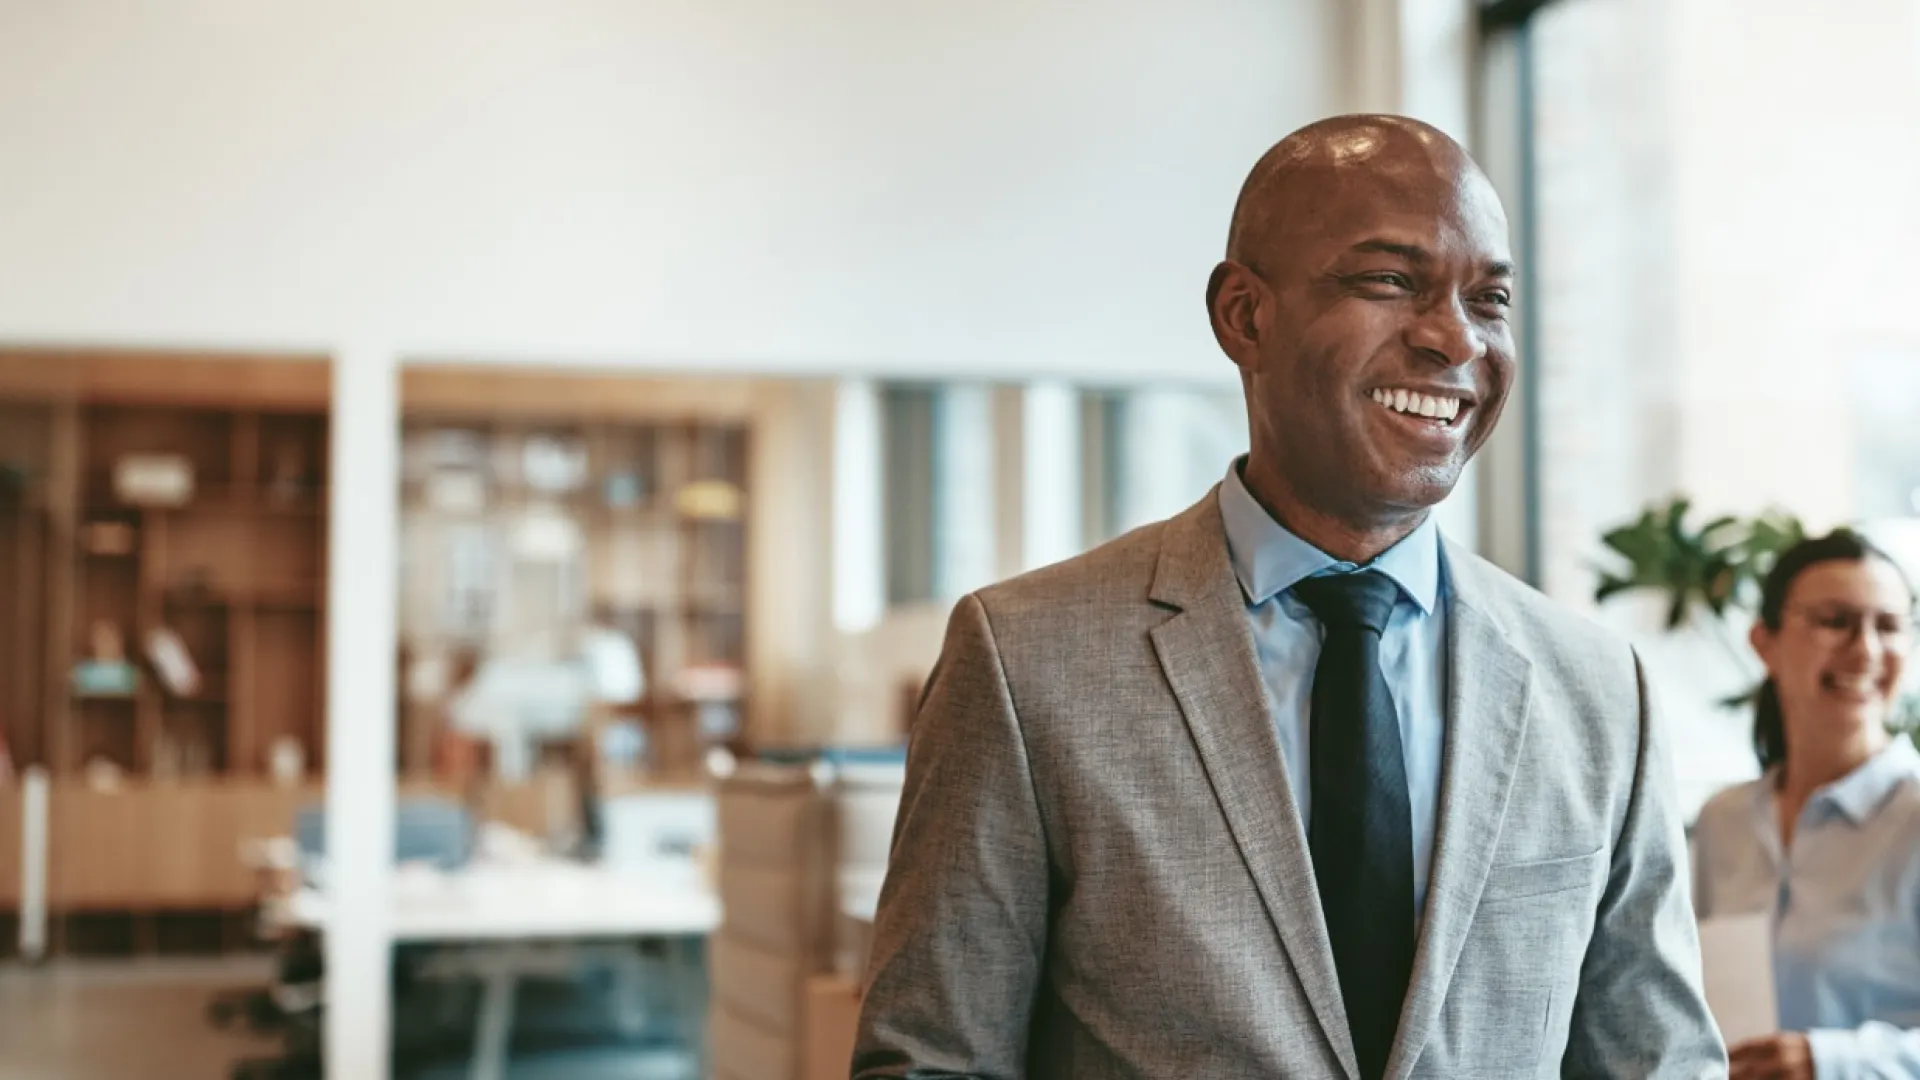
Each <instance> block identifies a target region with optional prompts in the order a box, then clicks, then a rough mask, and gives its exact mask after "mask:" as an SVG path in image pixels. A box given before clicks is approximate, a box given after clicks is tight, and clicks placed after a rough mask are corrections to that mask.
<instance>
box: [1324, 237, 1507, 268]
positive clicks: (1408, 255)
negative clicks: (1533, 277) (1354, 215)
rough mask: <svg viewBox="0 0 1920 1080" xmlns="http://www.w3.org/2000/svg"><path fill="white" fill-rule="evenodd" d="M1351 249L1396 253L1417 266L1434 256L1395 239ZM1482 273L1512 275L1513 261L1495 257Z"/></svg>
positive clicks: (1414, 245) (1365, 241)
mask: <svg viewBox="0 0 1920 1080" xmlns="http://www.w3.org/2000/svg"><path fill="white" fill-rule="evenodd" d="M1351 250H1353V251H1360V252H1377V253H1379V254H1383V255H1395V256H1398V257H1400V258H1402V259H1405V260H1407V261H1408V262H1410V263H1413V264H1415V265H1416V266H1417V265H1421V264H1424V263H1429V262H1432V261H1433V256H1432V255H1431V254H1430V253H1428V251H1427V249H1426V248H1423V247H1421V246H1420V245H1418V244H1403V243H1400V242H1398V241H1395V240H1380V239H1373V240H1362V241H1360V242H1359V243H1357V244H1355V245H1353V247H1352V249H1351ZM1481 273H1482V274H1483V275H1484V276H1486V277H1512V276H1513V274H1514V270H1513V263H1512V262H1511V261H1509V260H1507V259H1494V260H1493V261H1491V262H1489V263H1487V265H1486V266H1485V267H1483V268H1482V269H1481Z"/></svg>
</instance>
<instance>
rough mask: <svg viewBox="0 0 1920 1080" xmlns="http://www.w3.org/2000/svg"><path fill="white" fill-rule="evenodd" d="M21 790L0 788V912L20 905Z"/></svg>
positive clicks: (14, 787) (13, 786)
mask: <svg viewBox="0 0 1920 1080" xmlns="http://www.w3.org/2000/svg"><path fill="white" fill-rule="evenodd" d="M20 800H21V796H20V788H19V786H18V785H14V784H8V785H4V786H0V911H9V910H12V909H13V908H16V907H18V906H19V904H20V817H21V808H20Z"/></svg>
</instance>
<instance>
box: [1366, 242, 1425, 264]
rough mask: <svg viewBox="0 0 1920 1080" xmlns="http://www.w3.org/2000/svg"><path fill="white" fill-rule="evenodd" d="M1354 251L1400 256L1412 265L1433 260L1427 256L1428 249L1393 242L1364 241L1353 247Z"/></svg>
mask: <svg viewBox="0 0 1920 1080" xmlns="http://www.w3.org/2000/svg"><path fill="white" fill-rule="evenodd" d="M1353 250H1354V251H1374V252H1379V253H1381V254H1385V255H1398V256H1400V257H1401V258H1403V259H1405V260H1407V261H1408V262H1411V263H1423V262H1427V261H1429V260H1430V259H1432V256H1431V255H1428V254H1427V249H1426V248H1423V247H1421V246H1420V245H1418V244H1399V243H1395V242H1394V241H1392V240H1362V241H1360V242H1359V243H1357V244H1355V245H1353Z"/></svg>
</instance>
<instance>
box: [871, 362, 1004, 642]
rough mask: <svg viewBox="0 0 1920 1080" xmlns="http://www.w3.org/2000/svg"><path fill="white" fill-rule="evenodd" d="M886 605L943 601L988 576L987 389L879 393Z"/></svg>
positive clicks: (895, 388) (899, 387)
mask: <svg viewBox="0 0 1920 1080" xmlns="http://www.w3.org/2000/svg"><path fill="white" fill-rule="evenodd" d="M881 440H882V447H883V452H884V454H885V457H884V459H883V460H882V462H881V476H882V484H883V492H884V498H885V522H886V525H885V528H886V552H887V602H888V603H889V604H893V605H901V604H916V603H922V602H927V601H939V600H949V599H952V598H954V597H957V596H960V595H961V594H963V593H965V592H966V591H967V590H969V589H973V588H977V587H979V586H981V585H985V584H987V583H988V582H989V581H991V580H992V579H993V577H994V569H995V558H994V555H995V553H994V542H995V532H994V521H995V514H994V502H995V499H994V470H995V463H996V460H997V457H996V452H995V445H994V444H995V438H994V403H993V388H992V387H990V386H988V385H986V384H983V383H982V384H971V383H924V384H916V383H904V384H892V385H888V386H886V387H884V388H883V389H882V390H881Z"/></svg>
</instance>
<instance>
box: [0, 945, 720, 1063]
mask: <svg viewBox="0 0 1920 1080" xmlns="http://www.w3.org/2000/svg"><path fill="white" fill-rule="evenodd" d="M270 971H271V968H270V964H269V962H268V961H265V960H244V961H232V960H220V961H163V960H153V961H140V962H124V961H117V962H112V963H104V962H80V961H68V962H62V963H58V964H53V965H49V966H47V967H44V968H28V967H20V966H8V965H0V1080H224V1078H225V1077H226V1076H227V1072H228V1069H229V1068H230V1067H231V1066H232V1064H233V1063H234V1062H235V1061H236V1060H238V1059H240V1058H246V1057H258V1056H263V1055H272V1054H273V1053H274V1052H275V1051H276V1050H277V1049H278V1044H277V1043H276V1042H274V1041H273V1040H271V1039H265V1038H261V1037H257V1036H249V1035H247V1034H245V1033H244V1032H242V1033H234V1032H226V1031H220V1030H216V1029H215V1028H213V1027H212V1026H211V1025H209V1024H208V1023H207V1020H206V1006H207V1001H208V999H209V997H210V996H211V995H212V994H213V993H214V992H216V991H218V990H221V989H225V988H238V987H248V986H260V985H264V984H265V983H266V981H267V978H268V976H269V974H270ZM689 1071H690V1070H689V1069H688V1067H687V1062H686V1061H685V1060H684V1058H682V1057H681V1055H678V1054H674V1053H671V1052H663V1051H652V1052H648V1051H634V1050H621V1049H602V1050H590V1051H571V1052H565V1053H545V1054H536V1055H528V1056H525V1057H519V1058H516V1059H515V1061H514V1062H513V1064H512V1066H511V1067H510V1068H509V1070H508V1072H509V1075H510V1077H511V1080H685V1078H686V1076H687V1075H688V1073H689ZM464 1076H465V1068H464V1067H463V1066H462V1064H460V1063H457V1062H449V1063H446V1064H444V1065H440V1066H436V1067H433V1068H431V1069H427V1070H424V1071H421V1072H416V1073H415V1074H414V1075H413V1076H411V1077H407V1078H405V1080H463V1078H464Z"/></svg>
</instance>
